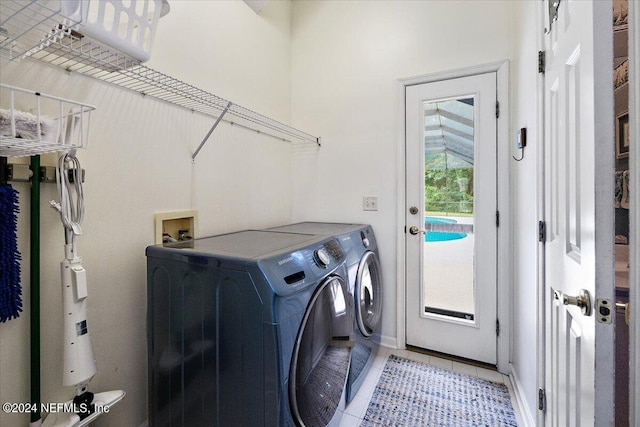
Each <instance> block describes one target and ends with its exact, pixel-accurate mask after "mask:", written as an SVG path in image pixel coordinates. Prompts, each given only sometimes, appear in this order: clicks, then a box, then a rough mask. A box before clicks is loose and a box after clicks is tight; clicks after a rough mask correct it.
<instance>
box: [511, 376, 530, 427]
mask: <svg viewBox="0 0 640 427" xmlns="http://www.w3.org/2000/svg"><path fill="white" fill-rule="evenodd" d="M509 380H510V381H511V386H512V387H513V396H514V397H515V400H516V402H515V403H516V405H517V406H518V408H516V411H517V412H518V414H519V415H520V421H521V422H522V425H523V427H535V425H536V422H535V417H534V415H535V414H532V413H531V408H529V405H528V404H527V399H526V397H525V394H524V390H523V389H522V385H521V384H520V380H519V379H518V374H517V372H516V370H515V369H514V367H513V365H511V374H509Z"/></svg>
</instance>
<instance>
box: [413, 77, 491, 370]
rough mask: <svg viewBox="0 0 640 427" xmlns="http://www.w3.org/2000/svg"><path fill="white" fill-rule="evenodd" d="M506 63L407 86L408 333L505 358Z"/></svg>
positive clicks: (438, 347)
mask: <svg viewBox="0 0 640 427" xmlns="http://www.w3.org/2000/svg"><path fill="white" fill-rule="evenodd" d="M496 123H497V119H496V73H495V72H492V73H485V74H479V75H476V76H470V77H461V78H456V79H450V80H445V81H439V82H432V83H425V84H421V85H415V86H408V87H407V88H406V132H407V133H406V188H407V194H406V200H407V206H406V278H407V284H406V286H407V292H406V343H407V345H410V346H416V347H421V348H425V349H429V350H434V351H438V352H442V353H447V354H452V355H455V356H460V357H465V358H468V359H473V360H477V361H481V362H485V363H490V364H496V360H497V350H496V349H497V340H496V338H497V337H496V319H497V313H496V309H497V307H496V305H497V303H496V292H497V275H496V265H497V263H496V252H497V224H496V205H497V197H496V191H497V189H496V174H497V170H496V144H497V137H496Z"/></svg>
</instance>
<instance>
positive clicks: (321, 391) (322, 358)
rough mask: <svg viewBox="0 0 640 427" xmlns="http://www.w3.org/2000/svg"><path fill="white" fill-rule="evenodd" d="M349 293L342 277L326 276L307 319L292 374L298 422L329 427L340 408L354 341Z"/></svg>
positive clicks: (292, 396)
mask: <svg viewBox="0 0 640 427" xmlns="http://www.w3.org/2000/svg"><path fill="white" fill-rule="evenodd" d="M347 295H348V292H347V288H346V286H345V283H344V280H342V278H341V277H338V276H332V277H329V278H327V279H325V280H324V282H322V283H321V284H320V286H319V287H318V289H316V291H315V293H314V295H313V297H312V298H311V302H310V304H309V306H308V307H307V310H306V312H305V314H304V317H303V319H302V324H301V325H300V331H299V332H298V336H297V338H296V343H295V347H294V349H293V356H292V359H291V370H290V373H289V403H290V405H291V413H292V415H293V419H294V420H295V422H296V425H298V426H326V425H327V424H329V422H330V421H331V420H332V419H333V417H334V416H335V415H336V412H337V411H338V406H339V405H340V402H341V399H342V396H343V391H344V388H345V381H346V378H347V372H348V371H349V360H350V358H351V349H352V345H353V342H352V340H351V334H352V333H353V317H352V315H351V312H350V311H351V310H352V307H351V305H350V304H348V297H347Z"/></svg>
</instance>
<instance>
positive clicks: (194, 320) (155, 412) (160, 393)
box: [146, 230, 353, 427]
mask: <svg viewBox="0 0 640 427" xmlns="http://www.w3.org/2000/svg"><path fill="white" fill-rule="evenodd" d="M146 254H147V277H148V279H147V281H148V308H147V310H148V350H149V422H150V425H152V426H154V427H162V426H185V427H186V426H188V427H191V426H224V427H226V426H260V427H262V426H274V427H279V426H294V425H295V426H309V427H310V426H325V425H333V424H336V423H338V422H339V420H340V417H341V415H342V411H341V410H340V409H341V407H344V398H345V394H346V392H345V387H346V379H347V376H348V370H349V363H350V360H351V352H352V348H353V341H352V335H353V326H352V325H353V304H352V300H351V298H350V295H349V293H348V288H347V284H346V282H345V279H344V278H345V277H346V270H345V267H344V260H345V254H344V251H343V250H342V248H341V246H340V245H339V244H338V242H337V241H336V239H334V238H330V237H327V236H323V237H321V238H319V237H318V236H312V235H304V234H286V233H274V232H268V231H253V230H250V231H243V232H238V233H231V234H227V235H221V236H214V237H209V238H203V239H196V240H193V241H189V242H180V243H179V244H173V245H172V246H168V247H167V246H150V247H148V248H147V251H146Z"/></svg>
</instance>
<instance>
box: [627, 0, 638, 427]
mask: <svg viewBox="0 0 640 427" xmlns="http://www.w3.org/2000/svg"><path fill="white" fill-rule="evenodd" d="M628 19H629V117H635V118H636V120H630V122H629V127H630V129H629V132H630V135H631V141H632V144H630V146H629V167H630V170H631V183H630V185H631V188H633V189H634V190H635V192H634V193H633V194H638V189H639V188H640V150H639V149H638V148H639V146H638V144H640V126H639V125H638V120H637V118H638V115H639V114H640V73H639V71H640V42H639V40H640V4H638V3H637V2H634V1H630V2H629V18H628ZM630 208H631V209H630V211H629V231H630V233H629V238H630V239H629V244H630V246H631V247H630V248H629V249H630V254H629V261H630V267H631V268H630V269H629V275H630V276H629V283H633V284H635V286H631V287H630V290H629V291H630V292H629V302H630V306H631V324H630V325H629V339H630V342H629V358H630V363H629V384H630V393H631V394H630V396H629V408H630V409H629V411H630V414H629V417H630V424H629V425H638V424H639V423H640V388H639V387H640V339H638V333H640V316H638V309H640V289H638V283H639V281H640V250H638V245H639V244H640V241H639V239H640V201H639V200H638V198H637V197H631V206H630Z"/></svg>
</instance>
